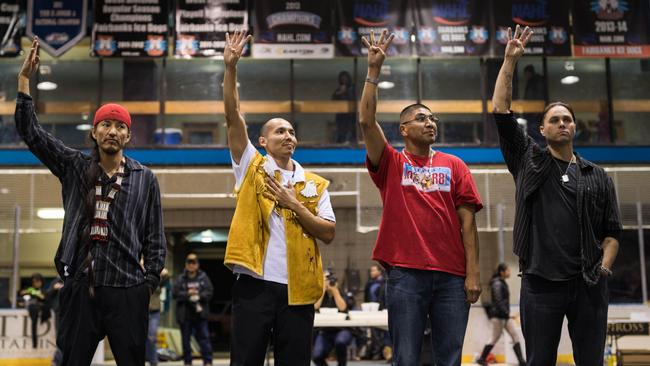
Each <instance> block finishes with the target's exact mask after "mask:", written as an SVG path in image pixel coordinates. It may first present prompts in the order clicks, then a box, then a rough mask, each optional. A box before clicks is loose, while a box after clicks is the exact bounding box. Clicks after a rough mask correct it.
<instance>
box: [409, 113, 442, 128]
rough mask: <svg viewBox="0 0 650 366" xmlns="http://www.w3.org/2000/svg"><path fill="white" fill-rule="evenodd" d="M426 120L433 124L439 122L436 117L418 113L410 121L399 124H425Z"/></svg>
mask: <svg viewBox="0 0 650 366" xmlns="http://www.w3.org/2000/svg"><path fill="white" fill-rule="evenodd" d="M427 120H428V121H430V122H433V123H438V122H440V118H438V116H436V115H433V114H429V115H426V114H424V113H418V114H416V115H415V118H413V119H412V120H409V121H404V122H402V123H401V124H403V125H405V124H407V123H411V122H419V123H426V122H427Z"/></svg>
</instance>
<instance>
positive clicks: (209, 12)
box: [174, 0, 248, 57]
mask: <svg viewBox="0 0 650 366" xmlns="http://www.w3.org/2000/svg"><path fill="white" fill-rule="evenodd" d="M175 18H176V26H175V30H174V55H175V56H179V57H212V56H217V55H223V49H224V47H225V44H226V32H230V33H233V32H235V31H239V30H248V9H247V6H246V0H222V1H202V2H197V1H196V0H177V1H176V12H175ZM247 51H248V47H246V48H245V49H244V54H246V53H247Z"/></svg>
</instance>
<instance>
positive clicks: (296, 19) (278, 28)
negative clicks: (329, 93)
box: [253, 0, 334, 58]
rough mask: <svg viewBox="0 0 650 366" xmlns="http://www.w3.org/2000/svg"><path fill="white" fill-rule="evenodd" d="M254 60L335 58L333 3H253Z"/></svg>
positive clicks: (310, 0) (307, 0)
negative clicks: (332, 29) (331, 4)
mask: <svg viewBox="0 0 650 366" xmlns="http://www.w3.org/2000/svg"><path fill="white" fill-rule="evenodd" d="M253 29H254V30H255V32H254V33H255V34H254V37H255V42H254V43H253V57H256V58H332V57H333V56H334V45H333V44H332V32H331V8H330V2H329V1H327V0H324V1H313V0H300V1H285V0H267V1H256V2H254V9H253Z"/></svg>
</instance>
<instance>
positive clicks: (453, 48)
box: [415, 0, 490, 56]
mask: <svg viewBox="0 0 650 366" xmlns="http://www.w3.org/2000/svg"><path fill="white" fill-rule="evenodd" d="M489 3H490V2H489V1H484V0H483V1H481V0H415V4H416V8H417V11H416V12H415V25H416V30H417V32H416V44H417V52H418V55H420V56H436V55H457V56H479V55H485V54H487V53H488V52H489V50H490V42H489V40H490V39H489V38H490V34H489V14H490V9H489Z"/></svg>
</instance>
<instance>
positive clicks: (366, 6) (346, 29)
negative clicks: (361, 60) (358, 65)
mask: <svg viewBox="0 0 650 366" xmlns="http://www.w3.org/2000/svg"><path fill="white" fill-rule="evenodd" d="M408 4H409V1H408V0H395V1H388V0H336V54H337V55H338V56H360V55H366V54H367V53H368V50H367V49H366V47H364V46H363V44H362V43H361V37H366V38H367V39H370V32H371V31H372V32H374V33H375V36H377V37H379V35H380V34H381V32H382V30H384V29H388V31H389V32H390V33H393V34H394V35H395V38H393V42H392V43H391V45H390V47H389V48H388V50H387V51H388V52H387V53H388V55H389V56H410V55H411V52H412V50H411V41H410V40H411V29H412V28H413V12H412V10H411V7H409V6H408Z"/></svg>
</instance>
